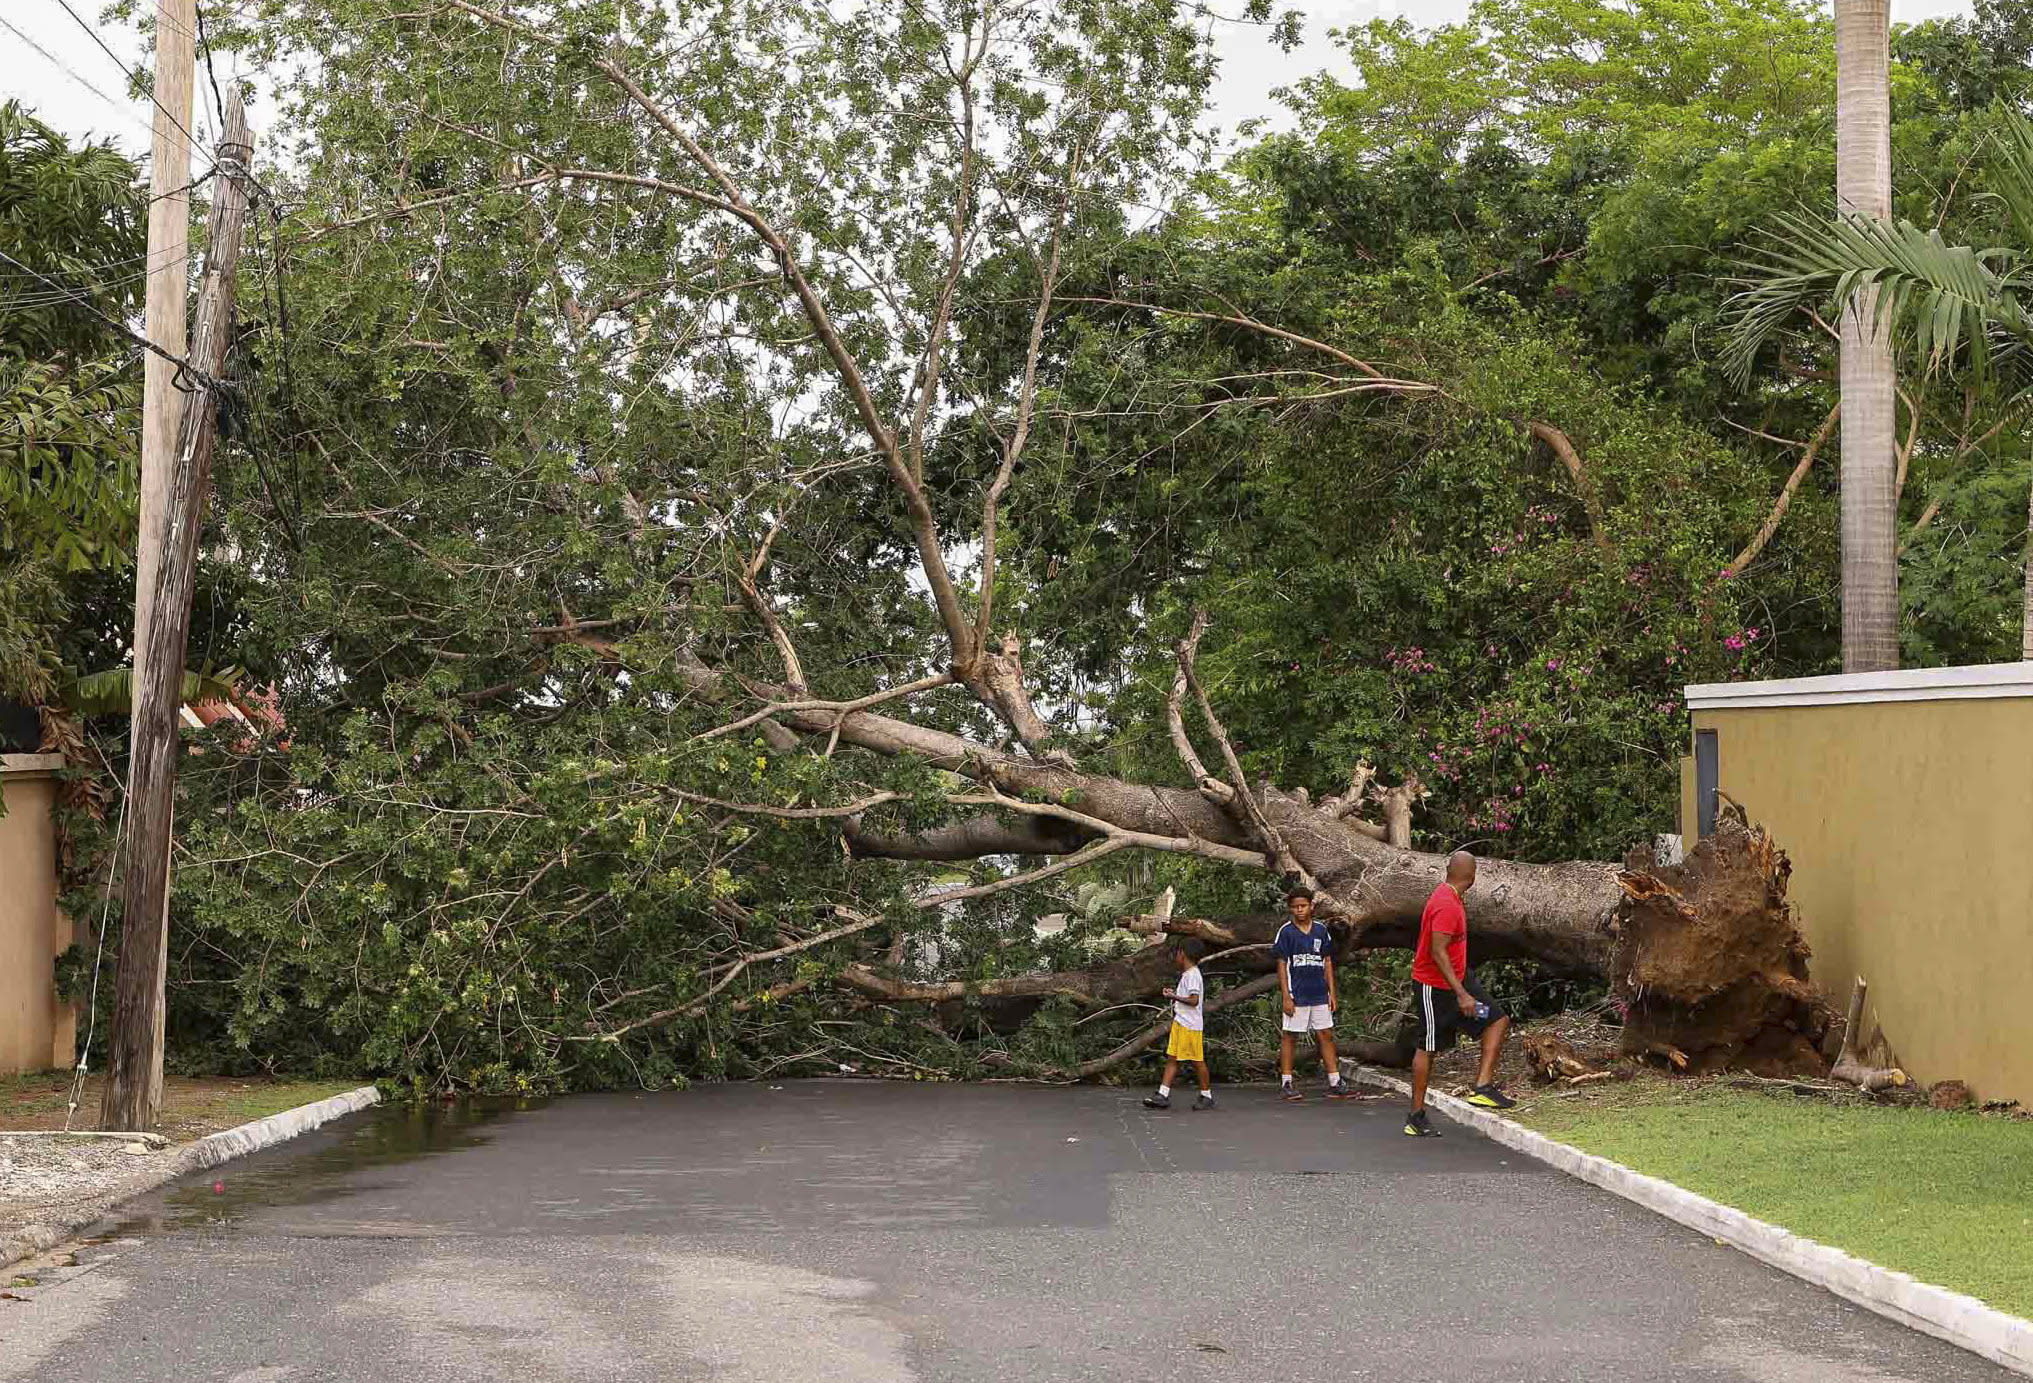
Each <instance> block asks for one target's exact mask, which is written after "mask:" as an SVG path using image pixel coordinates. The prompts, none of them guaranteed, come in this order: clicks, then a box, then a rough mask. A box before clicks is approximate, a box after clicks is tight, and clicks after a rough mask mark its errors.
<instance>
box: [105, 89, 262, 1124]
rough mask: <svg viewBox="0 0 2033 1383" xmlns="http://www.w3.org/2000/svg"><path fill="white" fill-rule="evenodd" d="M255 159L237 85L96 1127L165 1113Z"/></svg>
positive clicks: (170, 502)
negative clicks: (184, 854) (187, 773)
mask: <svg viewBox="0 0 2033 1383" xmlns="http://www.w3.org/2000/svg"><path fill="white" fill-rule="evenodd" d="M253 157H254V146H253V136H251V135H250V134H249V133H248V131H247V113H246V110H245V108H244V106H243V105H242V104H241V98H240V93H239V91H238V90H237V89H236V90H235V91H234V92H233V94H232V99H231V101H229V102H228V104H227V109H226V125H225V132H224V136H223V138H222V139H221V140H220V142H219V152H218V160H217V161H218V165H219V170H220V178H219V196H218V199H217V201H216V202H215V204H214V206H213V208H212V228H211V246H210V249H209V251H208V252H207V257H206V258H207V262H206V265H205V277H204V282H203V285H202V287H201V289H200V291H199V295H198V312H197V321H196V323H195V326H194V328H193V330H192V333H191V344H190V357H189V358H190V362H191V364H192V366H193V367H195V369H196V370H197V371H198V372H200V373H201V374H202V376H203V377H202V378H197V379H193V380H191V381H190V386H191V392H190V393H189V395H188V396H187V397H186V398H185V401H184V411H183V422H182V425H181V426H180V427H179V429H178V432H177V446H176V453H175V456H174V458H173V466H172V468H171V471H170V474H169V485H168V494H167V496H166V519H165V524H166V528H165V532H164V542H163V550H162V559H161V561H160V562H159V563H158V564H157V565H156V567H155V570H154V573H153V577H154V580H153V584H152V588H151V590H150V597H151V599H150V601H149V603H148V605H147V606H146V607H145V608H147V609H148V611H149V616H148V625H147V628H146V629H145V630H143V631H140V632H141V637H142V639H143V640H144V642H145V648H144V649H142V653H143V654H145V656H138V657H137V659H136V661H137V662H138V663H139V665H140V675H139V676H138V677H137V679H136V691H135V707H136V709H135V713H134V726H133V752H132V757H131V759H130V761H129V764H128V777H127V817H126V821H125V823H124V827H125V829H124V831H123V833H122V836H121V846H120V855H121V860H120V877H121V878H122V879H123V880H124V881H125V884H126V910H125V913H124V915H123V916H122V919H121V924H120V961H119V972H118V979H117V981H116V988H115V997H114V1008H113V1022H112V1034H111V1037H110V1039H109V1043H108V1054H107V1066H106V1092H105V1095H104V1097H103V1099H102V1100H101V1102H100V1106H99V1126H100V1127H101V1128H107V1129H128V1130H135V1131H146V1130H148V1129H152V1128H154V1127H155V1125H156V1123H157V1122H158V1121H159V1120H160V1118H161V1117H162V1054H163V1009H164V1004H163V979H164V973H165V971H166V969H167V954H168V953H167V942H168V930H169V885H170V856H169V847H170V823H171V815H172V810H173V806H174V799H175V795H176V770H177V759H178V756H179V754H180V752H181V749H182V743H181V739H180V736H179V734H178V713H179V710H180V709H181V707H182V704H183V670H184V658H185V653H186V652H187V650H188V647H189V644H190V632H191V598H192V591H193V588H194V586H195V583H196V579H197V562H198V530H199V528H200V527H202V525H203V522H204V514H205V496H206V491H207V489H208V488H209V485H210V481H211V467H212V444H213V442H214V440H215V439H216V438H217V435H218V417H219V407H220V405H221V403H222V402H223V400H221V399H219V398H217V397H215V395H214V391H213V390H212V388H211V386H210V385H209V384H207V383H206V382H205V381H206V380H207V379H217V378H218V377H219V374H220V371H221V370H222V369H223V367H224V365H225V360H226V347H227V344H228V338H229V337H230V335H231V331H232V316H233V270H234V265H235V264H236V263H237V261H238V259H239V256H240V237H241V232H242V229H243V227H244V225H245V221H246V214H247V173H248V165H249V163H250V162H251V161H252V159H253Z"/></svg>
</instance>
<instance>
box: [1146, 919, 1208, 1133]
mask: <svg viewBox="0 0 2033 1383" xmlns="http://www.w3.org/2000/svg"><path fill="white" fill-rule="evenodd" d="M1199 949H1200V948H1199V944H1198V943H1197V942H1194V941H1192V940H1189V939H1187V938H1185V937H1181V938H1179V939H1177V940H1175V941H1174V942H1173V943H1172V960H1173V962H1174V963H1175V964H1176V965H1177V966H1178V967H1179V983H1178V984H1177V985H1175V986H1174V987H1172V988H1171V989H1167V990H1166V991H1165V993H1164V996H1165V997H1166V998H1167V999H1170V1000H1171V1001H1172V1039H1171V1041H1169V1042H1167V1043H1166V1044H1165V1078H1164V1080H1163V1081H1161V1082H1159V1085H1158V1093H1157V1094H1155V1095H1153V1096H1151V1097H1150V1098H1149V1099H1147V1100H1145V1101H1144V1104H1145V1105H1146V1106H1148V1107H1149V1108H1151V1109H1170V1108H1171V1107H1172V1080H1173V1078H1174V1077H1176V1076H1177V1075H1178V1074H1179V1063H1180V1062H1182V1061H1190V1062H1192V1063H1193V1070H1194V1073H1195V1074H1197V1075H1198V1076H1199V1077H1200V1098H1199V1099H1197V1100H1195V1101H1193V1108H1195V1109H1212V1108H1214V1089H1213V1081H1212V1079H1211V1078H1210V1077H1209V1076H1208V1074H1207V1051H1206V1047H1205V1037H1206V1027H1207V1010H1206V1000H1207V981H1206V980H1205V979H1203V978H1202V977H1201V975H1200V967H1199V966H1198V965H1197V964H1195V961H1196V960H1197V959H1198V958H1199V955H1198V953H1199Z"/></svg>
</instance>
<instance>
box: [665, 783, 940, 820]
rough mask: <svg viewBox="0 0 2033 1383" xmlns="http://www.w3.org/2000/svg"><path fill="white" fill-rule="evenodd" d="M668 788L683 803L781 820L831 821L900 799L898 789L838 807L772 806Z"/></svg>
mask: <svg viewBox="0 0 2033 1383" xmlns="http://www.w3.org/2000/svg"><path fill="white" fill-rule="evenodd" d="M670 791H671V796H673V797H676V798H678V799H679V800H681V801H685V802H696V803H698V804H699V805H700V806H702V807H718V808H719V809H720V810H721V811H724V812H740V813H741V814H742V815H744V816H774V817H778V818H780V819H781V820H784V821H831V820H836V819H838V818H840V817H843V816H849V817H851V816H859V815H861V814H862V813H863V812H865V811H867V810H868V809H869V808H871V807H880V806H882V805H883V804H884V803H887V802H900V801H902V800H903V794H902V793H900V792H877V793H871V794H870V795H869V796H867V797H864V798H862V799H860V800H859V801H857V802H849V803H847V804H846V805H845V806H841V807H772V806H769V805H767V804H765V803H761V802H728V801H725V800H723V799H721V798H718V797H707V796H704V795H703V794H701V793H696V792H683V791H680V790H679V789H677V788H672V789H671V790H670Z"/></svg>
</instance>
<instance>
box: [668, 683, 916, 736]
mask: <svg viewBox="0 0 2033 1383" xmlns="http://www.w3.org/2000/svg"><path fill="white" fill-rule="evenodd" d="M951 685H953V674H952V673H950V672H941V673H935V674H934V675H933V676H930V677H921V678H919V679H918V680H917V681H915V682H907V683H905V684H904V685H903V686H900V687H891V688H890V689H889V690H887V691H879V692H870V693H869V694H868V695H867V696H863V697H857V698H855V699H854V700H852V701H810V700H799V701H772V702H771V703H770V704H769V705H767V706H764V707H763V708H762V709H761V710H759V711H756V712H753V713H752V714H749V715H745V716H743V717H742V718H741V719H739V720H736V721H732V722H730V723H728V724H726V725H720V726H716V727H714V728H713V729H711V730H707V731H705V732H703V733H701V734H697V735H694V736H692V742H693V743H695V744H696V743H698V742H699V741H700V740H710V739H718V738H719V737H720V736H722V735H732V734H738V733H739V732H741V731H743V730H746V729H747V728H748V727H749V726H751V725H753V724H755V723H756V722H757V721H760V720H767V719H768V718H770V717H771V716H775V715H781V714H782V713H784V712H785V711H831V712H832V713H833V714H834V715H836V716H838V717H840V718H841V719H845V718H846V717H847V716H850V715H852V714H853V713H854V712H856V711H865V710H867V709H868V708H869V707H870V706H880V705H881V704H882V703H883V702H885V701H895V700H898V699H900V698H902V697H906V696H916V695H917V694H918V693H919V692H923V691H931V690H932V689H933V688H935V687H949V686H951Z"/></svg>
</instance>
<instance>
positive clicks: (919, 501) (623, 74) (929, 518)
mask: <svg viewBox="0 0 2033 1383" xmlns="http://www.w3.org/2000/svg"><path fill="white" fill-rule="evenodd" d="M443 3H444V4H446V5H447V6H449V7H450V8H452V9H455V10H458V11H460V12H461V13H464V14H468V15H471V16H472V17H473V18H475V19H478V20H479V21H481V22H482V23H484V24H491V25H493V26H494V27H495V28H498V29H503V30H506V31H507V32H509V33H513V34H518V35H520V36H522V37H523V38H526V39H528V40H530V41H531V42H534V43H541V44H544V45H545V46H547V47H550V48H553V49H559V48H562V47H563V44H562V42H561V41H560V40H559V39H557V38H556V37H554V36H552V35H550V34H547V33H544V32H543V31H542V30H539V29H536V28H533V27H532V26H530V25H528V24H524V23H522V22H521V21H520V20H515V19H511V18H509V17H508V16H506V15H504V14H500V13H498V12H496V11H494V10H490V9H487V8H485V7H483V6H481V5H476V4H473V3H471V0H443ZM592 64H593V66H594V67H595V68H597V69H598V70H599V71H600V72H602V73H603V74H605V75H606V77H607V78H608V80H610V81H612V82H613V83H614V84H615V85H616V86H618V87H620V88H621V89H622V90H623V91H624V92H626V93H627V94H628V97H629V99H630V100H632V101H633V102H634V103H635V104H636V105H637V106H638V107H639V108H640V109H641V110H642V111H643V112H644V114H646V115H648V116H649V118H650V119H652V120H654V121H655V122H656V123H657V124H658V125H659V126H660V127H661V128H662V129H663V131H664V132H665V133H666V134H668V135H669V136H670V137H671V138H672V139H673V140H675V141H676V142H677V143H678V145H679V146H680V147H681V148H683V149H684V151H685V153H686V154H687V155H688V156H689V157H690V158H691V160H692V162H693V163H695V164H697V165H698V167H699V168H700V169H701V170H702V171H704V173H705V174H706V176H707V177H708V179H710V180H711V182H712V183H713V185H714V186H716V187H718V188H719V189H720V193H719V198H718V200H719V201H720V202H722V203H724V205H720V206H717V207H716V209H718V210H723V211H725V212H726V213H727V214H729V215H731V216H733V217H734V218H735V219H736V220H738V221H740V222H741V223H742V224H743V225H745V226H747V227H748V229H749V230H750V232H751V233H753V234H754V235H755V237H756V238H757V239H758V240H760V241H761V242H762V244H763V246H764V247H765V248H766V249H768V250H769V252H770V254H771V255H772V256H773V257H774V258H775V260H776V263H777V267H778V269H779V270H780V271H781V272H782V274H783V276H784V280H785V282H786V283H787V284H788V285H789V286H790V289H791V291H792V293H793V295H794V296H795V297H796V298H797V300H798V305H799V307H800V308H801V309H802V311H803V312H804V315H805V319H806V321H808V322H810V323H811V326H812V330H813V331H814V332H815V333H816V334H817V335H818V338H819V342H820V345H821V346H822V348H823V349H824V350H825V352H826V355H827V358H828V359H829V360H831V361H832V364H833V369H834V373H835V374H836V375H837V376H838V377H839V379H840V382H841V385H842V387H843V388H845V389H846V391H847V394H848V396H849V397H850V398H851V399H852V400H853V402H854V407H855V411H856V412H857V414H858V415H859V417H860V419H861V425H862V428H863V430H864V431H866V432H867V433H868V436H869V439H870V440H871V441H872V442H873V443H874V444H875V449H876V451H877V452H879V453H880V454H881V456H882V458H883V462H884V464H885V465H886V466H887V468H888V470H889V473H890V479H891V481H892V482H893V483H894V484H895V485H896V487H897V489H898V490H899V491H901V492H902V494H903V497H904V503H905V507H906V508H907V509H908V510H909V511H910V515H911V529H912V535H913V538H914V540H915V542H916V546H917V549H918V560H919V563H920V564H921V565H922V567H923V568H924V572H925V580H926V584H927V585H929V586H930V587H931V591H932V598H933V601H934V603H935V604H936V605H937V606H938V608H939V616H940V619H941V621H942V622H943V623H944V625H945V627H946V632H947V636H948V638H949V639H951V641H952V643H953V655H954V659H955V661H956V662H958V663H960V664H961V665H962V666H966V665H968V664H970V663H971V662H972V661H973V660H974V657H975V648H974V630H973V626H972V625H971V624H970V623H969V622H968V620H967V618H966V615H965V613H964V612H963V611H962V610H961V607H960V595H959V591H958V589H957V588H956V587H955V586H954V584H953V577H952V573H951V572H950V571H948V569H947V566H946V557H945V552H944V549H943V546H942V544H941V542H940V538H939V525H938V521H937V519H936V518H935V517H934V515H933V513H932V507H931V502H930V501H929V499H927V497H926V495H925V490H924V487H923V486H922V485H920V484H919V483H918V482H917V479H916V477H914V476H913V475H912V474H911V469H910V465H909V463H908V461H907V460H906V458H905V456H904V453H903V449H902V448H901V447H900V446H899V445H898V442H897V438H896V434H895V432H894V431H892V430H891V429H890V428H889V426H888V425H887V424H886V423H884V421H883V417H882V408H881V406H880V405H879V404H878V403H877V402H876V398H875V393H874V390H873V389H871V388H870V386H869V383H868V379H867V376H866V375H865V374H864V373H863V371H862V368H861V364H860V361H859V360H858V359H857V358H856V356H855V354H854V352H853V350H852V349H851V348H849V346H848V345H847V343H846V341H845V340H844V339H843V338H842V337H841V335H840V332H839V329H838V328H837V327H836V326H835V325H834V322H833V317H832V314H831V313H830V312H829V311H828V310H827V308H826V304H825V301H824V300H823V299H822V298H821V297H820V296H819V292H818V289H817V288H816V287H814V285H813V283H812V280H811V276H810V275H808V274H807V273H806V272H805V269H804V265H803V264H802V262H801V261H800V260H799V258H798V256H797V253H796V251H795V250H794V248H793V247H792V245H791V243H790V241H789V240H788V239H787V238H786V237H785V236H784V235H783V234H782V233H780V232H779V231H778V230H777V229H776V227H775V225H774V224H773V223H772V222H771V221H770V220H769V218H768V217H766V216H764V215H763V214H762V212H761V211H759V210H758V209H756V208H755V207H754V206H752V205H750V204H749V202H748V199H747V198H746V197H745V196H744V195H743V194H742V191H741V187H740V185H739V184H738V183H737V182H735V180H734V178H733V177H732V176H731V175H730V174H729V173H728V172H727V170H726V169H724V168H722V167H721V166H720V163H719V161H718V160H717V159H715V158H714V157H713V155H712V154H711V153H710V152H708V151H707V149H706V147H705V146H704V145H703V144H701V143H700V142H699V140H698V138H697V137H695V136H694V135H693V134H692V132H691V131H690V130H687V129H686V128H685V127H684V126H683V125H681V124H680V123H679V122H678V121H677V120H676V119H675V118H674V117H673V116H672V115H671V113H670V112H669V111H667V110H665V109H664V108H663V106H662V105H661V104H660V103H659V102H657V101H656V100H655V99H654V98H653V97H651V96H650V94H649V93H648V92H647V91H645V90H644V89H643V87H642V85H641V83H639V82H638V81H637V80H636V79H635V77H634V76H633V75H632V74H631V73H630V72H629V71H628V70H627V69H626V68H624V67H623V66H622V65H621V64H620V63H618V62H616V61H615V60H614V59H613V58H612V57H609V56H605V55H601V56H597V57H594V58H593V59H592ZM615 176H616V178H617V180H623V179H625V175H615ZM674 186H675V185H674ZM674 195H685V193H683V192H675V193H674ZM706 195H710V194H706ZM691 200H697V198H691Z"/></svg>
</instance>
